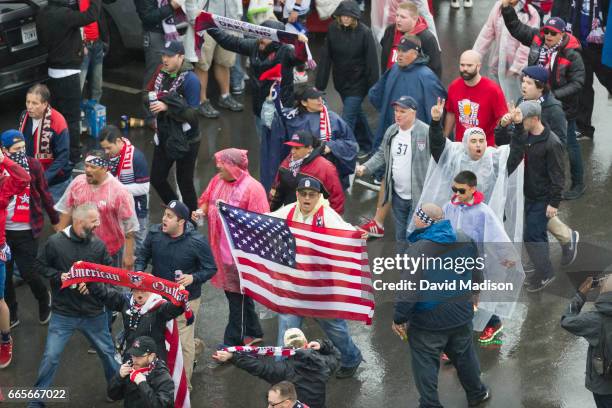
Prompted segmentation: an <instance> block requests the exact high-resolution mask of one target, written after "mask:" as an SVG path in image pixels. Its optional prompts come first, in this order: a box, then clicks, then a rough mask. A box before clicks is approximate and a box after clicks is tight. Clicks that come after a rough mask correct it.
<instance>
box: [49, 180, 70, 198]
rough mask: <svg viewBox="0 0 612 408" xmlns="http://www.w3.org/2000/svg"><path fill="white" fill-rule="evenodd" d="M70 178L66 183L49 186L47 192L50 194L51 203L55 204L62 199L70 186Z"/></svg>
mask: <svg viewBox="0 0 612 408" xmlns="http://www.w3.org/2000/svg"><path fill="white" fill-rule="evenodd" d="M71 181H72V178H69V179H68V180H66V181H62V182H61V183H57V184H54V185H52V186H49V192H50V193H51V197H53V202H54V203H56V204H57V202H58V201H59V200H60V198H62V196H63V195H64V192H65V191H66V189H67V188H68V186H69V185H70V182H71Z"/></svg>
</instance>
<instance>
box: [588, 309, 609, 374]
mask: <svg viewBox="0 0 612 408" xmlns="http://www.w3.org/2000/svg"><path fill="white" fill-rule="evenodd" d="M591 363H592V366H593V370H594V371H595V373H597V375H600V376H602V377H604V378H605V379H609V380H612V316H607V315H601V327H600V329H599V343H598V344H597V347H594V348H593V353H592V355H591Z"/></svg>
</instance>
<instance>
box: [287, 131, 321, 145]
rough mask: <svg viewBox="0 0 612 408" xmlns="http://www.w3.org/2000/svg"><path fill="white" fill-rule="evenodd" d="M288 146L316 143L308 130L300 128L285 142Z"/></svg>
mask: <svg viewBox="0 0 612 408" xmlns="http://www.w3.org/2000/svg"><path fill="white" fill-rule="evenodd" d="M285 144H286V145H287V146H291V147H308V146H312V145H313V144H314V136H313V135H312V133H310V132H309V131H307V130H298V131H297V132H295V133H294V134H293V136H291V139H290V140H289V141H288V142H285Z"/></svg>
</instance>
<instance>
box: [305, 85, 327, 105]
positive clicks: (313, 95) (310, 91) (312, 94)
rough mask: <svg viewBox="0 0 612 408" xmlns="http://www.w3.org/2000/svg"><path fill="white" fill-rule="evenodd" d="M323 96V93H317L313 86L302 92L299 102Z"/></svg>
mask: <svg viewBox="0 0 612 408" xmlns="http://www.w3.org/2000/svg"><path fill="white" fill-rule="evenodd" d="M323 95H325V92H323V91H319V90H318V89H317V88H315V87H314V86H311V87H310V88H306V89H305V90H304V92H302V95H301V96H300V100H301V101H305V100H306V99H317V98H319V97H321V96H323Z"/></svg>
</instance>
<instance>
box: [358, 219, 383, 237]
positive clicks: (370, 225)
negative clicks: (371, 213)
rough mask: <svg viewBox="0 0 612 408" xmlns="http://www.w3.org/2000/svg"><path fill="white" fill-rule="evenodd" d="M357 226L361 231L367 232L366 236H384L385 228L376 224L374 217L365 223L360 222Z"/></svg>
mask: <svg viewBox="0 0 612 408" xmlns="http://www.w3.org/2000/svg"><path fill="white" fill-rule="evenodd" d="M357 228H358V229H360V230H361V231H365V232H367V233H368V238H370V237H371V238H382V237H384V236H385V229H384V228H383V227H381V226H380V225H378V223H377V222H376V220H374V219H371V220H369V221H368V222H366V223H365V224H361V225H360V226H358V227H357Z"/></svg>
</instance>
